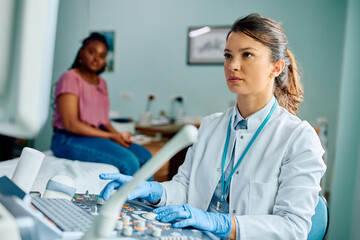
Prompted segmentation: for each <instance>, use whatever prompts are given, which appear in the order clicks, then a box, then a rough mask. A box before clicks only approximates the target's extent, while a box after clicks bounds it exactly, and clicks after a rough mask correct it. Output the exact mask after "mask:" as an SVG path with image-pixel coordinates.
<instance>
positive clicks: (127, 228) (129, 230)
mask: <svg viewBox="0 0 360 240" xmlns="http://www.w3.org/2000/svg"><path fill="white" fill-rule="evenodd" d="M122 233H123V234H124V235H125V236H127V237H130V236H131V235H132V233H133V229H132V227H130V226H124V229H123V232H122Z"/></svg>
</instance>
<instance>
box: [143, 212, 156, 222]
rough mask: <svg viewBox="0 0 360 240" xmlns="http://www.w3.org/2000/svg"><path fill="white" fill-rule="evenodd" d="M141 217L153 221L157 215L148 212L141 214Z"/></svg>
mask: <svg viewBox="0 0 360 240" xmlns="http://www.w3.org/2000/svg"><path fill="white" fill-rule="evenodd" d="M142 216H143V217H144V218H146V219H148V220H155V218H156V216H157V214H156V213H153V212H148V213H145V214H143V215H142Z"/></svg>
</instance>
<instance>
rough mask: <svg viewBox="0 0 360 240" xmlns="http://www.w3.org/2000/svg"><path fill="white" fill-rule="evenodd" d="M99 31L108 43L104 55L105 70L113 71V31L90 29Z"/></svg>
mask: <svg viewBox="0 0 360 240" xmlns="http://www.w3.org/2000/svg"><path fill="white" fill-rule="evenodd" d="M94 32H97V33H100V34H102V35H104V37H105V38H106V41H107V44H108V45H109V52H108V54H107V56H106V69H105V71H106V72H113V71H114V61H115V58H114V43H115V32H114V31H91V33H94Z"/></svg>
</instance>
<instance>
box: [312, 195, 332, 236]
mask: <svg viewBox="0 0 360 240" xmlns="http://www.w3.org/2000/svg"><path fill="white" fill-rule="evenodd" d="M311 222H312V227H311V230H310V232H309V234H308V238H307V239H308V240H322V239H324V238H325V235H326V233H327V230H328V227H329V208H328V204H327V202H326V200H325V198H324V197H323V196H321V195H319V202H318V204H317V206H316V208H315V214H314V215H313V216H312V218H311Z"/></svg>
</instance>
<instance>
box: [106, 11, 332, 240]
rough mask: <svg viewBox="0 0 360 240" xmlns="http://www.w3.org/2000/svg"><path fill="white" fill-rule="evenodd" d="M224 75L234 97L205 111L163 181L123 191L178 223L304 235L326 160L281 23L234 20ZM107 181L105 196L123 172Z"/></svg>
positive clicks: (229, 231)
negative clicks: (301, 111)
mask: <svg viewBox="0 0 360 240" xmlns="http://www.w3.org/2000/svg"><path fill="white" fill-rule="evenodd" d="M224 56H225V63H224V72H225V78H226V83H227V86H228V88H229V90H230V91H231V92H232V93H236V94H237V104H236V105H235V106H234V107H231V108H229V109H227V111H225V112H224V113H221V114H220V113H219V114H213V115H210V116H208V117H205V118H204V119H203V121H202V123H201V126H200V129H199V137H198V139H197V141H196V142H195V143H194V145H193V146H192V147H191V148H189V150H188V152H187V155H186V158H185V161H184V163H183V165H182V166H181V167H180V168H179V170H178V173H177V175H175V176H174V178H173V179H172V180H171V181H168V182H164V183H158V182H154V181H151V182H150V181H148V182H143V183H142V184H141V185H140V186H139V187H138V188H137V189H136V190H134V192H132V193H130V194H129V196H128V199H134V198H143V199H145V200H147V201H149V202H151V203H153V204H156V205H157V206H161V207H159V208H156V209H155V210H154V212H155V213H157V214H158V216H157V217H156V219H157V220H160V221H162V222H172V221H174V220H175V219H178V220H179V219H180V220H181V221H176V222H175V223H174V224H173V226H174V227H180V228H182V227H186V226H193V227H195V228H198V229H201V230H206V231H209V232H212V233H213V234H215V235H217V236H219V237H220V238H230V239H235V238H236V239H306V238H307V235H308V232H309V231H310V228H311V217H312V215H313V214H314V212H315V207H316V205H317V202H318V194H319V191H320V189H321V188H320V184H319V183H320V179H321V177H322V176H323V174H324V173H325V169H326V166H325V165H324V162H323V160H322V155H323V153H324V150H323V149H322V147H321V144H320V141H319V139H318V137H317V135H316V133H315V131H314V129H313V128H312V127H311V126H310V125H309V123H307V122H306V121H301V120H300V119H299V118H298V117H296V116H295V112H296V110H297V109H298V106H299V104H300V103H301V102H302V94H303V90H302V87H301V83H300V79H299V76H298V71H297V67H296V63H295V59H294V57H293V55H292V54H291V52H290V51H289V50H288V47H287V39H286V36H285V34H284V32H283V29H282V27H281V25H280V24H279V23H278V22H275V21H274V20H271V19H269V18H265V17H262V16H260V15H258V14H250V15H248V16H247V17H245V18H242V19H239V20H237V21H236V22H235V23H234V24H233V26H232V28H231V31H230V32H229V34H228V36H227V41H226V47H225V50H224ZM100 178H102V179H107V180H108V179H111V180H114V181H112V182H110V183H109V184H108V185H107V186H106V187H105V188H104V189H103V191H102V192H101V194H100V195H101V197H103V198H104V199H105V200H106V199H108V198H109V197H110V194H111V192H112V191H113V190H114V189H117V188H119V187H120V186H121V185H123V184H124V183H126V182H127V181H129V180H131V178H132V177H130V176H126V175H122V174H101V175H100Z"/></svg>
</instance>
